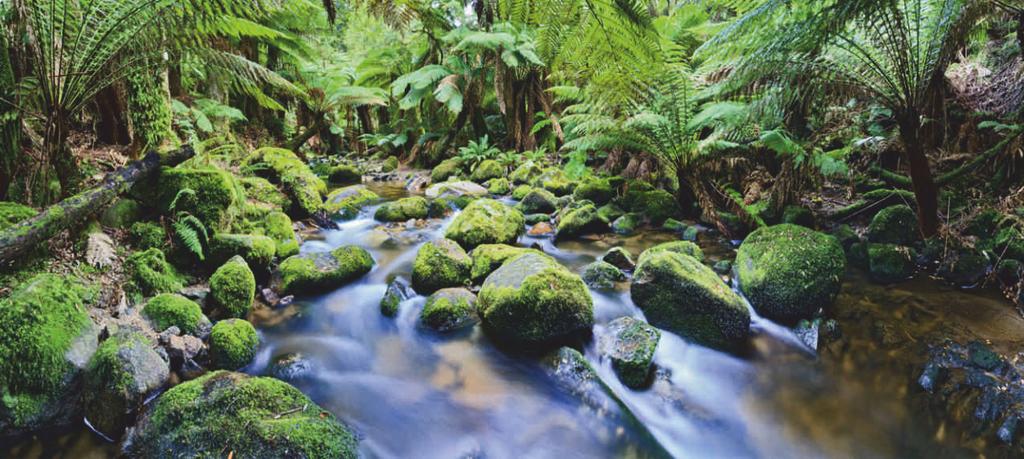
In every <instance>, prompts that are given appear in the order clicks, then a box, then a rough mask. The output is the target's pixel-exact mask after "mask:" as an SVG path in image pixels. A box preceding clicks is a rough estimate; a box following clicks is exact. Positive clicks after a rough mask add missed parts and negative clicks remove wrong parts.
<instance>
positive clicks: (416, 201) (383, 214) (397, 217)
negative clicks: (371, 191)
mask: <svg viewBox="0 0 1024 459" xmlns="http://www.w3.org/2000/svg"><path fill="white" fill-rule="evenodd" d="M429 210H430V209H429V205H428V203H427V200H426V199H424V198H422V197H419V196H413V197H411V198H402V199H399V200H397V201H391V202H388V203H385V204H384V205H382V206H380V207H378V208H377V212H376V213H374V215H373V218H375V219H377V220H379V221H382V222H404V221H406V220H412V219H422V218H427V215H428V214H429V213H430V212H429Z"/></svg>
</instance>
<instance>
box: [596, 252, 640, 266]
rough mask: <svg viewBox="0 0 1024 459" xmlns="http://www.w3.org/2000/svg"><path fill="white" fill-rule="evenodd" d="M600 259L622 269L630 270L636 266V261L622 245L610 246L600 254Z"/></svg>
mask: <svg viewBox="0 0 1024 459" xmlns="http://www.w3.org/2000/svg"><path fill="white" fill-rule="evenodd" d="M601 260H602V261H605V262H607V263H608V264H610V265H612V266H614V267H616V268H619V269H621V270H623V271H632V270H633V268H634V267H636V263H634V262H633V255H631V254H630V253H629V251H628V250H626V249H624V248H622V247H612V248H611V249H608V251H607V252H605V254H604V255H603V256H601Z"/></svg>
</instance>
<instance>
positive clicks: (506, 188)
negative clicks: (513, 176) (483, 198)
mask: <svg viewBox="0 0 1024 459" xmlns="http://www.w3.org/2000/svg"><path fill="white" fill-rule="evenodd" d="M486 185H487V192H488V193H491V194H493V195H495V196H503V195H506V194H508V193H509V192H510V191H512V184H510V183H509V182H508V179H507V178H505V177H500V178H496V179H490V180H488V181H487V183H486Z"/></svg>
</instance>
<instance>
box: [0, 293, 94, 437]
mask: <svg viewBox="0 0 1024 459" xmlns="http://www.w3.org/2000/svg"><path fill="white" fill-rule="evenodd" d="M13 287H14V291H13V292H12V293H11V294H10V296H8V297H7V298H4V299H0V433H3V434H4V435H15V434H20V433H25V432H30V431H34V430H38V429H40V428H44V427H51V426H57V425H66V424H68V423H70V422H71V421H72V419H74V420H75V421H77V420H78V419H76V418H73V416H75V415H76V414H77V409H78V407H79V404H78V399H77V397H78V394H79V389H80V387H81V384H80V383H81V371H82V369H83V368H84V367H85V365H86V362H88V361H89V358H90V357H91V356H92V354H93V353H94V352H95V351H96V343H97V336H98V334H99V327H97V326H95V325H93V323H92V321H91V320H89V315H88V313H87V312H86V303H87V302H88V301H90V300H91V299H92V298H93V296H94V295H95V292H94V291H93V290H91V289H88V288H86V287H85V286H83V285H82V284H80V283H78V282H77V281H75V280H73V279H70V278H65V277H62V276H58V275H55V274H38V275H36V276H34V277H32V278H30V279H28V280H27V281H25V282H22V283H20V284H19V285H16V286H13Z"/></svg>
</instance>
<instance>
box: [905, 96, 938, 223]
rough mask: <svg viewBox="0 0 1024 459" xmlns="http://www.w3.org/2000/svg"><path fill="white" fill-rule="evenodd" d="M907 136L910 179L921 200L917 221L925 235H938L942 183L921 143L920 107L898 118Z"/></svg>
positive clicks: (918, 202)
mask: <svg viewBox="0 0 1024 459" xmlns="http://www.w3.org/2000/svg"><path fill="white" fill-rule="evenodd" d="M897 120H898V122H899V125H900V136H901V137H902V138H903V144H904V149H905V150H906V154H907V161H908V162H909V163H910V181H911V185H912V188H913V190H914V199H915V200H916V201H917V225H918V229H919V230H920V231H921V235H922V236H924V237H925V238H930V237H932V236H935V234H936V233H938V230H939V198H938V187H937V186H936V185H935V179H934V178H933V177H932V171H931V166H929V165H928V156H927V155H925V151H924V147H923V145H921V138H920V132H921V118H920V115H919V114H918V113H917V111H916V110H907V111H906V112H904V113H903V114H900V115H898V118H897Z"/></svg>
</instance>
